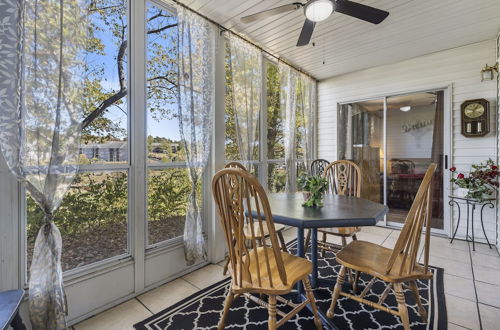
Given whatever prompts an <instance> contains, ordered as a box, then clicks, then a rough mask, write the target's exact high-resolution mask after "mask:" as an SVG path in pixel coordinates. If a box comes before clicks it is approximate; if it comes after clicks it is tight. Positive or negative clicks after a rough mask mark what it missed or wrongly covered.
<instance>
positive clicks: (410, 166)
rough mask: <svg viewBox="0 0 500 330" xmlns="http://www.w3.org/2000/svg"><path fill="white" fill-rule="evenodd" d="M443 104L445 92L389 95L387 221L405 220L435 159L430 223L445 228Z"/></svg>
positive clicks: (434, 226) (401, 221)
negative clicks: (436, 165)
mask: <svg viewBox="0 0 500 330" xmlns="http://www.w3.org/2000/svg"><path fill="white" fill-rule="evenodd" d="M443 107H444V100H443V92H429V93H415V94H409V95H401V96H394V97H389V98H388V99H387V205H388V206H389V214H388V216H387V220H388V221H391V222H398V223H404V222H405V219H406V216H407V215H408V210H409V209H410V207H411V205H412V203H413V199H414V197H415V195H416V194H417V191H418V188H419V186H420V183H421V182H422V179H423V177H424V174H425V171H426V170H427V168H428V167H429V165H430V163H431V162H435V163H437V164H438V166H439V167H438V169H437V171H436V173H435V175H434V181H433V183H432V187H433V193H432V197H433V217H432V221H431V226H432V227H433V228H438V229H443V228H444V221H443V184H442V182H443V180H442V175H443V171H442V162H441V160H442V159H443ZM436 124H437V125H438V127H439V128H437V127H436ZM435 127H436V129H435Z"/></svg>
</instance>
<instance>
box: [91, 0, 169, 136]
mask: <svg viewBox="0 0 500 330" xmlns="http://www.w3.org/2000/svg"><path fill="white" fill-rule="evenodd" d="M89 21H90V24H89V29H88V35H89V40H88V46H87V54H86V55H87V58H88V59H89V60H88V61H87V67H86V69H87V79H86V81H85V95H86V96H87V97H86V99H85V105H84V118H83V120H82V128H83V142H103V141H105V140H110V139H112V140H119V139H124V138H126V129H124V128H123V125H120V123H117V122H116V121H113V119H112V118H109V117H106V116H105V115H106V113H109V112H110V111H121V112H123V113H125V114H126V112H127V110H126V99H125V97H126V96H127V95H128V89H127V75H126V72H127V51H128V47H129V42H128V38H127V31H128V19H127V2H126V1H125V0H92V1H91V3H90V6H89ZM176 27H177V19H176V17H175V16H174V15H172V14H171V13H169V12H168V11H166V10H164V9H162V8H160V7H157V6H154V5H150V6H149V7H148V10H147V32H146V33H147V36H148V38H147V43H148V50H150V51H149V52H148V55H149V56H148V58H147V70H146V72H147V81H148V88H147V97H148V98H147V100H148V109H149V111H151V113H152V115H153V118H155V119H156V120H161V119H162V118H168V117H169V116H172V112H173V111H172V109H173V108H172V107H171V105H173V104H174V103H175V102H176V95H175V93H176V88H177V67H176V61H177V57H176V47H177V43H176V33H175V28H176ZM167 31H170V32H169V33H166V32H167ZM110 65H114V67H113V69H110V68H109V67H108V66H110ZM169 105H170V106H169Z"/></svg>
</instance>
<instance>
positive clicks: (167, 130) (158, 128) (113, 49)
mask: <svg viewBox="0 0 500 330" xmlns="http://www.w3.org/2000/svg"><path fill="white" fill-rule="evenodd" d="M148 6H152V5H151V4H148ZM97 17H98V16H97V15H93V16H92V17H91V18H92V19H94V20H95V24H96V25H97V26H101V27H103V31H96V32H95V36H96V37H97V38H100V39H101V40H102V43H103V44H104V50H103V53H104V55H100V54H89V55H88V56H87V63H88V64H89V65H92V64H95V65H101V64H102V65H103V76H102V78H103V79H102V81H101V85H102V86H103V88H104V89H105V90H106V91H118V89H119V82H118V68H117V63H116V59H115V56H116V54H117V53H118V45H117V44H116V37H113V36H112V32H111V30H106V29H104V27H105V26H104V23H103V22H102V21H98V20H97ZM155 41H156V42H163V43H165V42H167V41H165V40H163V39H161V40H160V39H158V38H157V39H156V40H155ZM147 55H150V54H149V52H148V53H147ZM126 62H127V63H126V65H127V66H128V64H129V61H128V60H127V61H126ZM127 69H129V68H127ZM122 102H123V104H122V105H120V108H121V109H120V108H118V107H116V106H112V107H110V108H108V111H107V112H106V114H105V115H104V116H105V117H106V118H109V119H110V120H112V121H113V122H115V123H118V124H119V126H120V127H122V128H124V129H126V128H127V114H125V113H124V112H123V110H125V111H127V108H128V107H127V102H128V100H127V98H123V99H122ZM166 106H168V105H166ZM170 107H172V106H170ZM173 110H175V107H174V109H173ZM147 134H148V135H152V136H155V137H156V136H159V137H164V138H169V139H171V140H174V141H175V140H180V134H179V122H178V120H177V119H175V118H174V119H162V120H161V121H159V122H158V121H157V120H154V119H153V118H152V117H151V114H150V113H149V111H147Z"/></svg>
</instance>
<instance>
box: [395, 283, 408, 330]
mask: <svg viewBox="0 0 500 330" xmlns="http://www.w3.org/2000/svg"><path fill="white" fill-rule="evenodd" d="M393 287H394V294H395V295H396V301H397V302H398V310H399V317H401V322H402V323H403V328H404V329H405V330H410V319H409V317H408V307H406V301H405V295H404V293H403V286H402V285H401V283H394V286H393Z"/></svg>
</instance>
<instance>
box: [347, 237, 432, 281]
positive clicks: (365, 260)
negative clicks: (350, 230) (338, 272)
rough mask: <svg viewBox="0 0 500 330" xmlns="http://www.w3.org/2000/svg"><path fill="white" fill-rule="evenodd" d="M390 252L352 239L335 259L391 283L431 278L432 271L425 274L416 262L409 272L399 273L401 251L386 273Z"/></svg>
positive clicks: (390, 250)
mask: <svg viewBox="0 0 500 330" xmlns="http://www.w3.org/2000/svg"><path fill="white" fill-rule="evenodd" d="M391 254H392V249H388V248H386V247H383V246H380V245H377V244H374V243H370V242H366V241H352V242H351V243H349V245H347V246H346V247H345V248H343V249H342V250H340V252H339V253H338V254H337V261H338V262H339V263H340V264H342V265H344V266H346V267H348V268H351V269H354V270H358V271H361V272H363V273H367V274H370V275H372V276H375V277H378V278H380V279H382V280H384V281H387V282H391V283H394V282H406V281H410V280H414V279H422V278H424V279H428V278H432V273H431V272H428V273H427V274H425V273H424V268H423V267H422V266H420V265H418V264H417V265H416V267H415V269H414V270H413V271H412V272H411V273H409V274H405V275H400V274H399V267H400V265H401V262H402V260H403V256H404V254H402V253H401V254H400V255H399V256H398V257H397V259H396V262H395V263H394V266H393V267H392V269H391V271H390V272H389V273H386V271H385V269H386V266H387V263H388V262H389V258H390V257H391ZM407 258H409V257H407ZM407 260H408V259H407Z"/></svg>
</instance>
